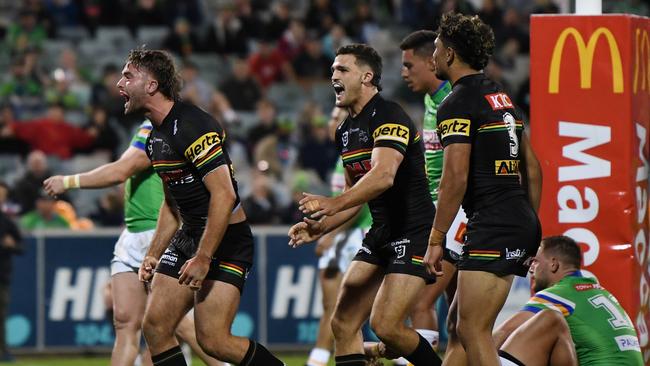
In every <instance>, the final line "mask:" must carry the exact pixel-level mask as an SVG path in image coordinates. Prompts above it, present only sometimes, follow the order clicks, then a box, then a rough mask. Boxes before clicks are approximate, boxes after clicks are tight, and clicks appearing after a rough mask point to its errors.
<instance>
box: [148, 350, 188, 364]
mask: <svg viewBox="0 0 650 366" xmlns="http://www.w3.org/2000/svg"><path fill="white" fill-rule="evenodd" d="M151 361H153V364H154V366H187V364H186V363H185V357H183V351H181V346H176V347H172V348H170V349H168V350H167V351H165V352H162V353H159V354H157V355H152V356H151Z"/></svg>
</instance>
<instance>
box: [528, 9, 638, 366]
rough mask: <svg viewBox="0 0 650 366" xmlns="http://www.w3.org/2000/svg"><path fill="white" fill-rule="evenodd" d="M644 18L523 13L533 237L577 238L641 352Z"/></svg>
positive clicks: (586, 263) (588, 269) (587, 263)
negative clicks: (534, 180)
mask: <svg viewBox="0 0 650 366" xmlns="http://www.w3.org/2000/svg"><path fill="white" fill-rule="evenodd" d="M649 24H650V20H649V19H648V18H643V17H636V16H629V15H602V16H575V15H560V16H558V15H555V16H537V15H536V16H533V17H532V20H531V32H530V34H531V65H530V70H531V103H530V104H531V121H530V126H531V138H532V143H533V148H534V149H535V152H536V154H537V156H538V158H539V160H540V163H541V164H542V170H543V175H544V184H543V195H542V206H541V208H540V218H541V220H542V227H543V233H544V235H545V236H547V235H559V234H564V235H568V236H570V237H572V238H574V239H575V240H576V241H578V242H579V243H581V245H582V248H583V263H582V266H583V268H584V270H585V271H586V272H587V273H591V274H593V275H595V276H596V277H597V278H598V279H599V281H600V282H601V284H602V285H603V286H604V287H606V288H607V289H609V290H610V291H611V292H612V293H613V294H614V295H615V296H616V297H617V299H618V300H619V301H620V303H621V304H622V305H623V307H624V308H625V309H626V311H627V312H628V314H629V315H630V317H631V318H632V320H633V322H634V324H635V326H636V328H637V331H638V332H639V340H640V342H641V347H642V348H643V351H644V359H645V362H646V364H648V360H649V359H650V353H649V351H648V346H649V344H648V331H647V325H646V324H647V323H648V321H649V320H650V318H649V313H648V296H649V295H648V294H649V293H650V291H649V286H648V271H647V269H648V254H649V252H650V251H649V250H648V247H647V245H648V216H647V212H648V206H647V203H648V197H647V190H648V128H649V127H650V116H649V109H648V107H649V106H648V103H649V102H650V99H649V95H650V94H649V93H648V90H649V89H650V79H649V78H650V75H648V72H649V71H650V70H649V69H650V68H649V65H648V61H649V59H648V57H649V51H650V43H647V42H646V41H647V39H648V36H647V33H648V29H649V28H648V27H649Z"/></svg>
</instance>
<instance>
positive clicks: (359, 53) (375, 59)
mask: <svg viewBox="0 0 650 366" xmlns="http://www.w3.org/2000/svg"><path fill="white" fill-rule="evenodd" d="M338 55H353V56H354V57H355V58H356V61H355V64H357V65H360V64H361V65H366V66H368V67H370V69H371V70H372V75H373V76H372V80H371V81H370V83H371V84H372V85H374V86H376V87H377V89H378V90H379V91H381V69H382V61H381V56H379V54H378V53H377V51H375V49H374V48H372V47H370V46H368V45H366V44H360V43H358V44H350V45H347V46H341V47H339V49H338V50H336V56H338Z"/></svg>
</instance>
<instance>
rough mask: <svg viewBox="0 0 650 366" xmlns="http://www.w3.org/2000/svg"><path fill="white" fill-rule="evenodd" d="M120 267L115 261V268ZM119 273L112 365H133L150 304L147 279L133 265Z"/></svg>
mask: <svg viewBox="0 0 650 366" xmlns="http://www.w3.org/2000/svg"><path fill="white" fill-rule="evenodd" d="M116 267H117V264H116V263H113V266H112V268H113V269H115V268H116ZM126 270H128V272H119V273H115V274H114V275H113V276H112V277H111V287H112V295H113V324H114V326H115V343H114V344H113V352H112V353H111V365H115V366H118V365H132V364H133V362H134V361H135V359H136V357H137V356H138V352H139V351H140V331H141V330H142V318H143V317H144V309H145V306H146V304H147V292H146V289H145V285H144V283H142V282H140V280H139V279H138V275H137V274H136V273H135V272H133V270H132V269H130V268H126Z"/></svg>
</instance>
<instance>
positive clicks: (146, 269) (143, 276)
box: [138, 255, 158, 282]
mask: <svg viewBox="0 0 650 366" xmlns="http://www.w3.org/2000/svg"><path fill="white" fill-rule="evenodd" d="M157 265H158V259H156V258H154V257H152V256H150V255H147V256H145V257H144V259H143V260H142V264H140V269H139V270H138V278H139V279H140V281H142V282H149V281H151V279H152V278H153V273H154V271H155V270H156V266H157Z"/></svg>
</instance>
